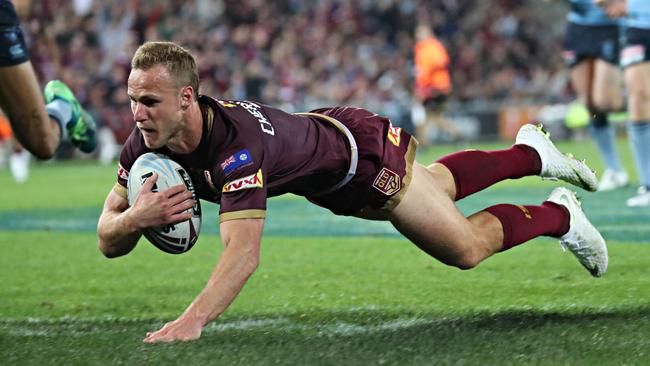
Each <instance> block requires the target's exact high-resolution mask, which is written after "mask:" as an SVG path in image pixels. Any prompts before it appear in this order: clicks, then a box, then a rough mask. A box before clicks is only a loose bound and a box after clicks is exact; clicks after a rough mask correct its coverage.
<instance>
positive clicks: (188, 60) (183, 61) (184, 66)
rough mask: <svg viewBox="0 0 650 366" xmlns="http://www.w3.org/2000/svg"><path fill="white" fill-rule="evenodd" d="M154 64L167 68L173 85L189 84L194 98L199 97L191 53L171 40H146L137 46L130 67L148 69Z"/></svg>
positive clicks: (195, 70)
mask: <svg viewBox="0 0 650 366" xmlns="http://www.w3.org/2000/svg"><path fill="white" fill-rule="evenodd" d="M156 65H163V66H165V67H166V68H167V71H168V72H169V75H170V76H171V79H172V82H173V83H174V86H176V87H178V88H182V87H184V86H188V85H189V86H191V87H192V88H193V89H194V98H196V99H198V98H199V71H198V69H197V67H196V60H195V59H194V56H192V54H191V53H190V52H189V51H188V50H186V49H184V48H183V47H181V46H179V45H177V44H176V43H173V42H146V43H144V44H143V45H142V46H140V47H138V49H137V50H136V51H135V54H134V55H133V59H132V60H131V68H133V69H138V70H145V71H146V70H149V69H150V68H152V67H154V66H156Z"/></svg>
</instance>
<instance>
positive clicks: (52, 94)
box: [0, 0, 96, 159]
mask: <svg viewBox="0 0 650 366" xmlns="http://www.w3.org/2000/svg"><path fill="white" fill-rule="evenodd" d="M21 5H22V6H24V7H28V6H29V3H28V2H27V3H25V4H21ZM45 100H46V102H48V104H47V106H46V105H45V104H44V103H43V95H42V94H41V91H40V90H39V86H38V81H37V79H36V74H35V73H34V68H33V67H32V63H31V62H30V60H29V54H28V52H27V45H26V44H25V39H24V36H23V32H22V29H21V28H20V24H19V20H18V16H17V14H16V10H15V8H14V6H13V4H12V3H11V2H10V1H8V0H0V108H2V110H3V111H4V112H5V114H6V115H7V117H8V118H9V121H10V122H11V128H12V129H13V132H14V135H15V136H16V139H17V140H18V141H19V142H20V143H21V144H22V145H23V147H25V148H26V149H27V150H28V151H30V152H31V153H32V154H34V155H35V156H36V157H38V158H40V159H49V158H51V157H52V156H53V155H54V152H55V151H56V149H57V148H58V147H59V144H60V143H61V141H62V140H68V139H69V140H70V142H71V143H72V144H73V145H75V146H77V147H78V148H79V149H80V150H81V151H84V152H91V151H92V150H94V149H95V145H96V139H95V123H94V121H93V120H92V117H90V115H89V114H87V113H85V111H84V110H83V109H82V108H81V105H80V104H79V102H78V101H77V99H76V98H75V96H74V94H73V93H72V91H71V90H70V89H69V88H68V87H67V86H66V85H65V84H63V83H62V82H60V81H58V80H54V81H51V82H49V83H48V84H47V85H46V87H45Z"/></svg>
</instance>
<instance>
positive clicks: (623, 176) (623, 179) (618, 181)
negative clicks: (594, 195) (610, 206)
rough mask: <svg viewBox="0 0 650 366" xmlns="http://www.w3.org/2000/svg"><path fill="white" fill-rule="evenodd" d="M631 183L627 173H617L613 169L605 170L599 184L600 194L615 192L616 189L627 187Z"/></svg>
mask: <svg viewBox="0 0 650 366" xmlns="http://www.w3.org/2000/svg"><path fill="white" fill-rule="evenodd" d="M629 183H630V178H629V177H628V175H627V173H626V172H625V171H616V170H612V169H607V170H605V173H603V176H602V177H600V182H599V183H598V192H607V191H613V190H615V189H619V188H623V187H626V186H627V185H628V184H629Z"/></svg>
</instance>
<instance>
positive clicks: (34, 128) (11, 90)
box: [0, 62, 61, 159]
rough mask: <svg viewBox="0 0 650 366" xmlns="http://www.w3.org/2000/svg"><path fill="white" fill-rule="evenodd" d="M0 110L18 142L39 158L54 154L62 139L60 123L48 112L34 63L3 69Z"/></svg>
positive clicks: (0, 82)
mask: <svg viewBox="0 0 650 366" xmlns="http://www.w3.org/2000/svg"><path fill="white" fill-rule="evenodd" d="M0 108H2V110H3V111H4V112H5V113H6V115H7V117H8V118H9V120H10V121H11V127H12V129H13V131H14V134H15V136H16V139H18V140H19V141H20V142H21V143H22V145H23V146H24V147H25V148H26V149H27V150H29V151H30V152H31V153H33V154H34V155H36V156H37V157H38V158H40V159H49V158H51V157H52V155H54V152H55V151H56V149H57V147H58V146H59V143H60V140H61V129H60V127H59V123H58V122H56V121H54V120H52V119H51V118H50V116H49V115H48V114H47V112H46V111H45V104H44V102H43V95H42V94H41V91H40V88H39V86H38V82H37V81H36V75H35V74H34V70H33V68H32V64H31V62H24V63H22V64H19V65H15V66H9V67H0Z"/></svg>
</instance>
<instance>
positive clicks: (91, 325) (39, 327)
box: [0, 318, 434, 337]
mask: <svg viewBox="0 0 650 366" xmlns="http://www.w3.org/2000/svg"><path fill="white" fill-rule="evenodd" d="M432 322H434V321H433V320H431V319H423V318H401V319H395V320H390V321H386V322H381V323H376V324H371V325H358V324H353V323H346V322H336V323H330V324H314V323H311V324H310V323H300V322H293V321H292V320H290V319H287V318H268V319H250V320H234V321H225V322H219V321H217V322H215V323H212V324H209V325H207V326H206V327H205V328H204V329H203V334H210V333H220V332H225V331H233V330H235V331H248V330H256V329H268V330H272V331H274V332H296V331H298V332H308V333H315V334H318V335H322V336H351V335H363V334H372V333H378V332H382V331H394V330H400V329H406V328H409V327H413V326H418V325H423V324H431V323H432ZM151 323H152V324H157V323H160V322H156V321H154V320H151ZM104 324H107V325H108V324H111V323H110V322H105V323H104ZM128 324H133V322H127V323H125V324H123V325H124V327H120V326H117V327H104V326H103V325H102V323H101V322H99V323H98V322H95V321H93V320H92V319H71V318H67V319H66V320H65V321H60V322H59V321H56V320H52V319H30V320H28V321H25V322H19V321H15V322H14V321H8V322H4V323H0V333H2V332H7V333H8V334H9V335H10V336H15V337H26V336H29V337H51V336H54V335H65V336H71V337H82V336H88V335H92V334H101V333H128V332H133V327H127V325H128ZM157 325H158V324H157ZM150 330H155V329H150ZM144 331H145V330H143V332H144Z"/></svg>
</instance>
